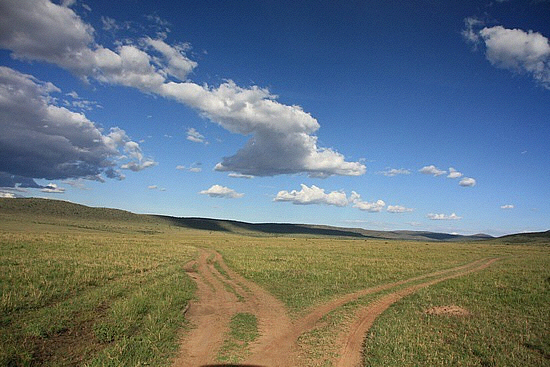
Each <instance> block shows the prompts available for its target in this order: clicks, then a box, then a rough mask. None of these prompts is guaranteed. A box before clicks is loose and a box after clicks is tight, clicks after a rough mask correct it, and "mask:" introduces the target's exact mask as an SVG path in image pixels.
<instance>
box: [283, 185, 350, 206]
mask: <svg viewBox="0 0 550 367" xmlns="http://www.w3.org/2000/svg"><path fill="white" fill-rule="evenodd" d="M300 186H301V187H302V189H301V190H300V191H297V190H292V191H290V192H288V191H286V190H283V191H279V192H278V193H277V196H276V197H275V199H274V201H290V202H292V203H293V204H297V205H308V204H326V205H335V206H346V205H348V199H347V197H346V194H345V193H344V192H342V191H331V192H330V193H328V194H327V193H325V190H324V189H321V188H319V187H317V186H315V185H311V187H308V186H307V185H304V184H301V185H300Z"/></svg>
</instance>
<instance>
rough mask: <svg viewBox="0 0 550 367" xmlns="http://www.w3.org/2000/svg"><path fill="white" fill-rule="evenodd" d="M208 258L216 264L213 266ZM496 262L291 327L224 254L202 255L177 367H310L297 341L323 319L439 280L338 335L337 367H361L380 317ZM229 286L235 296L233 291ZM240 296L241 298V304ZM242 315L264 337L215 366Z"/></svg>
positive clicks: (329, 306) (382, 305)
mask: <svg viewBox="0 0 550 367" xmlns="http://www.w3.org/2000/svg"><path fill="white" fill-rule="evenodd" d="M208 258H210V259H213V260H211V261H210V262H209V261H208ZM213 261H216V262H217V263H218V264H219V265H220V266H221V268H222V269H223V270H224V272H225V273H226V275H222V274H220V273H219V272H218V271H217V270H216V269H215V267H214V266H213V264H212V262H213ZM494 261H495V260H494V259H493V260H478V261H475V262H473V263H470V264H467V265H463V266H459V267H456V268H452V269H447V270H443V271H438V272H434V273H430V274H426V275H422V276H418V277H413V278H410V279H406V280H402V281H399V282H394V283H388V284H383V285H380V286H377V287H372V288H367V289H364V290H361V291H359V292H355V293H351V294H348V295H345V296H342V297H339V298H337V299H334V300H332V301H330V302H327V303H325V304H323V305H321V306H318V307H315V308H313V309H312V310H310V312H309V313H308V314H307V315H306V316H305V317H302V318H301V319H299V320H294V322H291V320H290V317H289V316H288V314H287V311H286V308H285V306H284V305H283V304H282V303H281V302H280V301H279V300H277V299H276V298H275V297H273V296H272V295H271V294H269V293H268V292H266V291H265V290H263V289H262V288H261V287H259V286H258V285H257V284H255V283H253V282H251V281H249V280H247V279H245V278H243V277H242V276H241V275H239V274H237V273H235V272H234V271H232V270H231V269H229V268H228V267H227V265H226V264H225V263H224V262H223V259H222V257H221V255H220V254H218V253H216V252H213V251H211V252H208V251H206V250H201V254H200V257H199V259H198V260H197V262H196V264H194V265H193V266H189V267H188V268H187V269H188V270H189V271H188V274H189V275H190V276H191V277H192V278H193V279H194V280H195V281H196V283H197V287H198V291H197V296H198V300H197V301H194V302H193V303H192V304H191V307H190V309H189V311H188V313H187V315H188V318H189V320H190V321H191V323H192V324H193V325H194V326H195V328H194V329H193V330H192V331H191V332H189V333H188V334H187V335H186V337H185V338H184V340H183V342H182V346H181V352H180V355H179V357H178V359H177V360H176V361H175V362H174V367H199V366H201V367H206V366H255V367H262V366H263V367H268V366H269V367H290V366H300V365H305V364H304V363H303V361H301V356H300V353H299V350H298V347H297V340H298V338H299V337H300V335H301V334H303V333H304V332H307V331H309V330H311V329H313V328H314V327H316V325H317V323H318V322H319V320H320V319H321V318H322V317H323V316H324V315H326V314H327V313H329V312H331V311H332V310H334V309H336V308H338V307H340V306H342V305H344V304H346V303H348V302H351V301H353V300H355V299H357V298H359V297H362V296H365V295H368V294H372V293H376V292H380V291H383V290H388V289H391V288H394V287H398V286H400V285H404V284H407V283H410V282H416V281H419V280H422V279H424V278H428V277H430V278H433V277H435V279H432V280H430V281H427V282H424V283H421V284H416V285H413V286H410V287H408V288H405V289H401V290H399V291H396V292H393V293H390V294H387V295H385V296H383V297H381V298H380V299H378V300H377V301H375V302H373V303H371V304H370V305H369V306H367V307H365V308H362V309H360V311H359V312H358V313H357V315H356V321H355V322H354V323H353V324H352V325H351V327H350V328H349V331H348V332H347V333H346V334H345V335H340V336H339V339H338V343H340V344H341V345H342V346H343V347H342V350H341V353H340V357H339V358H338V359H337V360H335V361H334V362H335V365H337V366H340V367H344V366H349V367H351V366H356V365H357V364H359V363H360V356H361V348H362V344H363V340H364V337H365V335H366V333H367V331H368V330H369V328H370V327H371V325H372V323H373V322H374V320H375V319H376V317H378V316H379V315H380V314H381V313H382V312H384V311H385V310H386V309H387V308H388V307H389V306H390V305H391V304H393V303H394V302H396V301H398V300H399V299H401V298H403V297H405V296H406V295H409V294H411V293H414V292H416V291H417V290H419V289H421V288H424V287H427V286H430V285H433V284H436V283H439V282H441V281H444V280H447V279H450V278H454V277H458V276H462V275H465V274H468V273H470V272H472V271H479V270H482V269H484V268H485V267H487V266H489V265H490V264H491V263H492V262H494ZM227 286H229V287H231V288H232V289H233V290H234V292H230V291H228V290H227ZM235 293H237V294H239V295H240V297H239V298H240V301H239V299H238V298H237V296H236V295H235ZM237 312H250V313H253V314H254V315H256V318H257V319H258V327H259V332H260V337H259V338H258V339H257V340H256V342H254V343H253V344H252V345H251V347H250V350H249V356H248V357H247V358H246V360H245V361H244V362H245V364H239V365H235V364H225V365H223V364H215V362H216V355H217V352H218V350H219V348H220V346H221V345H222V343H223V337H224V334H225V333H226V332H227V330H228V325H229V321H230V319H231V317H232V315H234V314H235V313H237ZM301 362H302V363H301Z"/></svg>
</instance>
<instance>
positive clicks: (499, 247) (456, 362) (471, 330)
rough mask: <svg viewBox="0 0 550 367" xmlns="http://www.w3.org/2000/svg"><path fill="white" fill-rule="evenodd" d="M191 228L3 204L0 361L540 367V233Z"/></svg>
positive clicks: (93, 211) (55, 204)
mask: <svg viewBox="0 0 550 367" xmlns="http://www.w3.org/2000/svg"><path fill="white" fill-rule="evenodd" d="M190 223H191V222H189V221H183V220H179V219H178V218H170V217H159V216H147V215H136V214H132V213H128V212H124V211H119V210H113V209H101V208H89V207H84V206H80V205H76V204H70V203H66V202H59V201H47V200H40V199H1V200H0V270H1V271H0V292H1V298H0V300H1V303H0V307H1V308H0V312H1V315H0V316H1V318H0V324H1V325H2V327H1V329H0V330H1V331H0V343H1V344H2V348H1V351H0V364H1V365H3V366H27V365H44V366H63V365H65V366H76V365H83V366H122V365H126V366H138V365H155V366H162V365H164V366H170V365H172V366H207V365H226V366H229V365H242V366H266V367H267V366H358V365H359V366H397V365H402V366H403V365H430V366H517V365H522V366H526V365H530V366H544V365H550V336H549V333H548V330H550V321H549V320H550V307H549V306H548V305H549V304H550V272H549V269H550V239H549V236H548V233H543V234H533V235H526V234H522V235H518V236H512V237H504V238H498V239H490V240H483V241H469V242H460V241H454V242H441V241H439V242H438V241H425V240H422V241H418V240H417V241H405V240H400V239H380V238H371V237H367V236H355V235H353V236H352V235H346V234H347V233H348V232H344V231H342V232H334V231H333V232H331V233H328V234H327V232H323V231H318V232H316V231H315V230H308V231H307V232H308V233H292V231H290V230H289V231H287V233H284V232H282V231H279V233H270V232H269V231H255V230H254V228H253V226H249V227H245V226H242V225H240V226H236V225H235V224H231V223H230V222H226V223H222V222H219V223H218V222H216V225H213V224H212V223H213V222H209V221H203V222H200V221H199V219H196V220H195V221H194V222H192V223H191V224H190ZM289 228H290V227H289ZM302 232H304V231H302Z"/></svg>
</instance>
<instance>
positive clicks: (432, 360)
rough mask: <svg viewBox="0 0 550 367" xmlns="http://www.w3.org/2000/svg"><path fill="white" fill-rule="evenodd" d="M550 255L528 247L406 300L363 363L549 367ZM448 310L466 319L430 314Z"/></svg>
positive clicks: (370, 344) (373, 339)
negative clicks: (452, 307) (461, 311)
mask: <svg viewBox="0 0 550 367" xmlns="http://www.w3.org/2000/svg"><path fill="white" fill-rule="evenodd" d="M549 250H550V249H549V248H548V247H545V248H539V249H537V248H525V249H524V251H523V256H521V257H511V258H507V259H503V260H501V261H499V262H497V263H495V264H494V265H492V266H491V267H489V268H487V269H485V270H483V271H482V272H479V273H473V274H469V275H468V276H465V277H461V278H456V279H452V280H449V281H446V282H443V283H440V284H438V285H435V286H433V287H429V288H426V289H423V290H421V291H420V292H418V293H416V294H413V295H411V296H409V297H406V298H404V299H402V300H401V301H400V302H398V303H397V304H396V305H394V307H391V308H390V309H389V310H388V311H387V312H385V313H384V314H382V315H381V317H380V318H379V319H378V320H377V321H376V322H375V324H374V326H373V328H372V329H371V331H370V333H369V335H368V338H367V341H366V345H365V354H364V364H365V366H395V365H402V366H412V365H429V366H549V365H550V334H549V333H548V330H550V307H549V305H550V280H549V275H550V273H548V269H550V251H549ZM449 305H456V306H459V307H462V308H464V309H465V310H466V311H467V312H468V314H467V315H463V316H453V315H446V314H436V315H432V314H427V313H426V310H428V309H430V308H432V307H434V306H449Z"/></svg>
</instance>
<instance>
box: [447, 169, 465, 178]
mask: <svg viewBox="0 0 550 367" xmlns="http://www.w3.org/2000/svg"><path fill="white" fill-rule="evenodd" d="M459 177H462V173H461V172H458V171H457V170H456V169H454V168H453V167H449V174H448V175H447V178H459Z"/></svg>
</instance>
